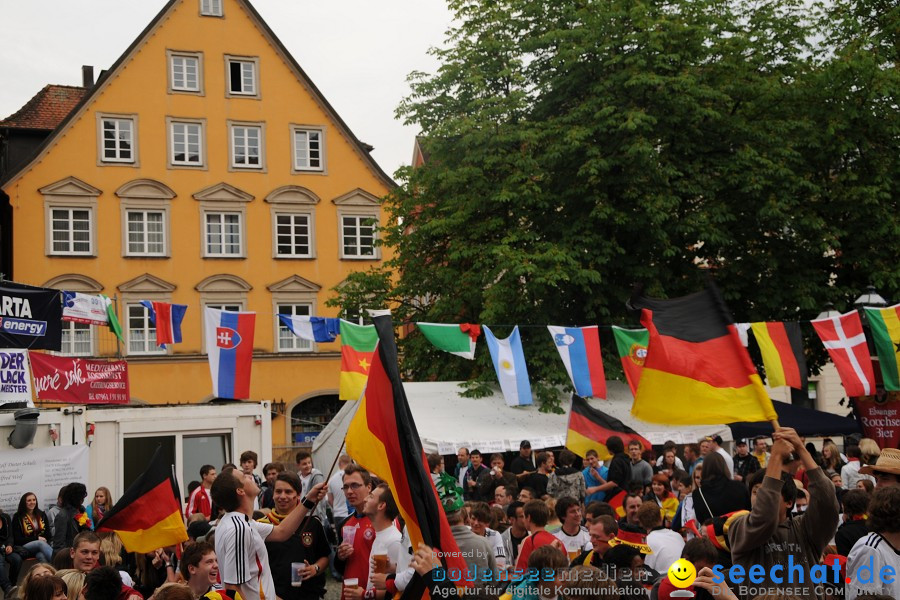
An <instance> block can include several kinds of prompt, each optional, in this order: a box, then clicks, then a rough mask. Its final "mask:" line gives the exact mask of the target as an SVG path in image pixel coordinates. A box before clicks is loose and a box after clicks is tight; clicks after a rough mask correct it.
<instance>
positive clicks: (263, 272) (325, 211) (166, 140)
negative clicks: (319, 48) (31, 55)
mask: <svg viewBox="0 0 900 600" xmlns="http://www.w3.org/2000/svg"><path fill="white" fill-rule="evenodd" d="M370 149H371V148H369V147H367V146H366V145H365V144H363V143H361V142H360V141H359V140H358V139H357V138H356V137H355V136H354V135H353V133H352V132H351V131H350V130H349V128H348V127H347V126H346V125H345V124H344V123H343V121H342V120H341V119H340V117H339V116H338V115H337V114H336V113H335V111H334V110H333V109H332V108H331V106H330V105H329V104H328V103H327V101H326V100H325V99H324V98H323V97H322V95H321V93H320V92H319V91H318V90H317V89H316V87H315V86H314V85H313V83H312V82H311V81H310V80H309V79H308V77H306V75H305V74H304V73H303V71H302V70H301V68H300V67H299V66H298V65H297V64H296V62H295V61H294V60H293V58H291V56H290V55H289V54H288V52H287V50H286V49H285V48H284V46H283V45H282V44H281V43H280V42H279V41H278V39H277V38H276V37H275V35H274V33H273V32H272V31H271V29H269V27H268V26H267V25H266V24H265V23H264V22H263V21H262V19H261V18H260V16H259V14H258V13H257V12H256V11H255V10H254V9H253V7H252V6H251V5H249V3H247V2H245V1H244V0H173V1H171V2H169V3H168V4H166V6H165V7H164V8H163V9H162V10H161V12H160V13H159V14H158V15H157V17H156V18H155V19H154V20H153V22H151V23H150V24H149V25H148V26H147V28H146V29H145V30H144V32H143V33H142V34H141V35H140V36H139V37H138V39H137V40H135V42H134V43H133V44H132V45H131V47H129V48H128V49H127V50H126V51H125V53H124V54H123V55H122V56H121V58H120V59H119V60H118V61H117V62H116V64H114V65H113V66H112V67H111V68H110V69H109V71H108V72H106V73H105V74H104V75H103V76H101V77H100V79H99V81H98V82H97V84H96V85H95V86H94V87H93V88H92V89H90V90H89V91H88V93H87V94H86V96H85V99H84V100H83V101H82V103H81V104H80V105H79V106H77V107H76V108H75V109H74V110H73V111H72V113H70V115H69V117H68V118H67V119H66V120H65V121H64V122H63V123H62V124H61V125H60V126H59V127H58V128H57V130H56V131H55V132H54V133H53V134H52V135H51V136H50V137H49V138H48V140H47V141H46V142H45V144H44V146H43V147H42V148H41V149H40V151H39V153H38V154H37V155H36V156H35V158H34V159H33V160H31V161H30V162H29V163H28V164H27V165H26V166H25V167H24V168H22V169H20V170H19V171H18V172H17V173H15V174H13V175H12V176H10V177H9V178H8V179H7V181H6V182H5V183H4V184H3V186H2V189H3V191H4V193H5V194H6V195H7V196H8V197H9V203H10V205H11V207H12V215H13V216H12V222H13V241H12V243H13V265H14V267H13V274H12V275H13V277H12V278H13V279H15V280H16V281H19V282H22V283H28V284H32V285H39V286H48V287H54V288H58V289H65V290H70V291H80V292H87V293H103V294H106V295H108V296H110V297H115V298H116V305H117V312H118V316H119V320H120V321H121V323H122V327H123V330H124V344H123V345H120V344H116V343H115V341H114V338H112V337H111V336H110V335H109V334H108V333H106V332H104V331H101V330H98V329H97V328H94V329H89V328H88V326H81V325H76V324H74V323H64V329H65V331H64V344H63V346H64V347H63V351H64V353H68V354H82V355H93V356H109V355H113V354H116V353H117V352H120V353H121V354H122V355H124V357H125V358H126V359H127V360H128V363H129V375H130V386H131V396H132V401H133V402H146V403H150V404H167V403H200V402H205V401H208V400H210V399H211V390H212V387H211V381H210V374H209V366H208V363H207V359H206V354H205V347H204V341H203V340H204V331H203V329H204V325H203V308H204V307H206V306H214V307H224V308H227V309H240V310H246V311H255V312H256V313H257V316H256V330H255V338H254V356H253V370H252V378H251V399H252V400H255V401H259V400H270V401H275V402H279V401H282V400H283V401H284V404H285V407H284V408H285V410H284V413H285V414H284V415H282V416H277V417H276V418H275V419H274V421H273V423H272V432H273V446H274V447H275V449H276V450H275V452H274V456H275V457H276V458H277V457H279V451H278V449H279V448H280V449H286V448H287V447H289V446H291V444H292V443H293V441H294V440H293V437H292V432H297V431H299V430H300V429H304V427H303V423H302V421H303V419H299V421H300V423H299V424H298V421H297V420H295V422H294V425H293V427H292V424H291V420H290V416H291V414H292V411H293V409H294V408H295V407H297V406H300V405H302V403H303V402H306V401H322V402H324V403H325V404H328V403H331V402H333V400H334V398H335V394H336V393H337V386H338V378H339V371H340V348H339V340H338V342H335V343H321V344H314V343H309V342H304V341H302V340H299V339H298V338H296V337H294V336H292V335H291V334H290V333H289V332H288V331H287V329H286V328H284V327H283V326H280V325H279V323H278V318H277V316H276V314H277V313H285V312H289V313H292V314H297V315H303V314H309V315H317V316H337V310H336V309H334V308H327V307H326V306H325V301H326V300H327V299H328V297H329V296H330V295H331V291H330V290H331V289H332V288H334V287H335V286H337V285H339V284H340V283H341V282H342V281H343V280H344V279H345V278H346V277H347V275H348V274H349V273H351V272H353V271H356V270H360V269H366V268H368V267H370V266H371V265H372V264H373V263H377V262H378V261H380V260H383V259H384V258H386V256H383V255H382V252H383V250H382V248H380V247H377V246H376V245H375V244H374V226H375V225H376V224H377V223H381V224H383V223H384V219H385V214H384V212H383V211H382V209H381V206H380V205H381V198H383V197H384V196H385V195H386V194H387V193H388V192H389V190H390V188H391V186H392V185H393V182H392V181H391V179H390V178H389V177H388V176H387V175H386V174H385V173H384V172H383V171H382V170H381V169H380V168H379V167H378V165H377V164H376V163H375V162H374V160H373V159H372V158H371V157H370V156H369V153H368V151H369V150H370ZM141 300H151V301H153V300H157V301H165V302H172V303H178V304H186V305H188V309H187V313H186V316H185V319H184V322H183V326H182V331H183V337H184V341H183V343H181V344H176V345H171V346H169V347H168V348H167V349H159V348H157V347H156V345H155V343H154V334H153V327H152V325H151V324H150V322H149V318H148V315H147V313H146V310H145V309H144V308H143V307H142V306H141V305H140V304H138V303H139V301H141ZM293 412H294V414H295V416H296V415H297V414H299V413H297V411H293ZM306 425H311V424H310V423H306ZM198 427H202V424H198ZM312 428H313V429H314V428H315V427H314V426H312ZM307 429H308V427H307ZM238 451H240V449H238ZM282 454H285V455H286V453H282Z"/></svg>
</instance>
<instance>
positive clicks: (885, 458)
mask: <svg viewBox="0 0 900 600" xmlns="http://www.w3.org/2000/svg"><path fill="white" fill-rule="evenodd" d="M876 471H881V472H882V473H893V474H894V475H900V450H895V449H894V448H885V449H884V450H882V451H881V456H879V457H878V461H877V462H876V463H875V464H874V465H865V466H864V467H860V468H859V472H860V473H863V474H865V475H871V474H872V473H874V472H876Z"/></svg>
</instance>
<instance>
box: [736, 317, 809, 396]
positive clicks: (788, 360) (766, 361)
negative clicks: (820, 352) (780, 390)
mask: <svg viewBox="0 0 900 600" xmlns="http://www.w3.org/2000/svg"><path fill="white" fill-rule="evenodd" d="M750 328H751V329H753V337H755V338H756V343H757V344H758V345H759V351H760V353H762V359H763V365H764V366H765V367H766V382H767V383H768V384H769V387H781V386H785V385H787V386H790V387H792V388H795V389H798V390H806V386H807V382H806V358H805V357H804V356H803V338H802V336H801V335H800V324H799V323H771V322H767V323H752V324H751V325H750Z"/></svg>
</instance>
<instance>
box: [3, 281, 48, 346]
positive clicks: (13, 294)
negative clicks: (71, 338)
mask: <svg viewBox="0 0 900 600" xmlns="http://www.w3.org/2000/svg"><path fill="white" fill-rule="evenodd" d="M61 343H62V303H61V302H60V301H59V291H58V290H51V289H46V288H38V287H31V286H26V285H20V284H17V283H13V282H12V281H4V282H3V283H2V284H0V348H29V349H32V350H36V349H40V350H55V351H57V352H59V349H60V344H61Z"/></svg>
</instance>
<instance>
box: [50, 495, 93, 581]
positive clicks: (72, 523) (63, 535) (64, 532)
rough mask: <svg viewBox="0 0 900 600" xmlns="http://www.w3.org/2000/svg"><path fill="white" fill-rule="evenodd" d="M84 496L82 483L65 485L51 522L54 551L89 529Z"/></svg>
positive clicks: (70, 543)
mask: <svg viewBox="0 0 900 600" xmlns="http://www.w3.org/2000/svg"><path fill="white" fill-rule="evenodd" d="M85 498H87V488H86V487H85V485H84V484H83V483H70V484H69V485H67V486H66V487H65V491H64V492H63V496H62V506H61V507H60V509H59V513H58V514H57V515H56V520H55V521H54V523H53V551H54V552H58V551H59V550H62V549H63V548H71V547H72V540H74V539H75V536H76V535H78V534H79V533H80V532H81V531H83V530H89V529H90V521H89V520H88V518H87V515H86V514H85V512H84V507H83V506H82V503H83V502H84V499H85ZM67 583H68V582H67ZM79 591H80V590H79ZM69 592H70V595H71V592H72V585H71V584H69Z"/></svg>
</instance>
